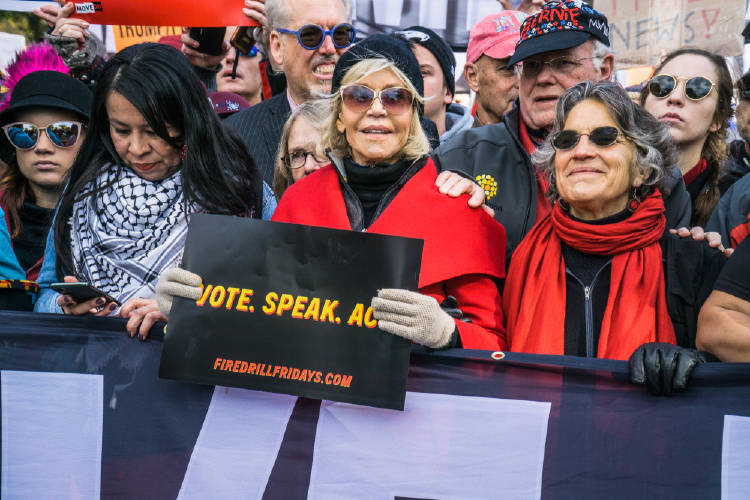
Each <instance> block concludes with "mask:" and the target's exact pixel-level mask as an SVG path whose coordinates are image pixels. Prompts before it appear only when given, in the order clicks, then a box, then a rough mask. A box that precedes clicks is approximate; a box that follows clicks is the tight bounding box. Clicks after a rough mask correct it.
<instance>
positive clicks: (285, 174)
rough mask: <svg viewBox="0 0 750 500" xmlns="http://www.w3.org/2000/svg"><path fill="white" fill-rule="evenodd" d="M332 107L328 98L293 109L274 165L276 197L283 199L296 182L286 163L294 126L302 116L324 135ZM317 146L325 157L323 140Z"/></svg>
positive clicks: (317, 152)
mask: <svg viewBox="0 0 750 500" xmlns="http://www.w3.org/2000/svg"><path fill="white" fill-rule="evenodd" d="M330 110H331V107H330V104H329V102H328V100H326V99H310V100H308V101H305V102H303V103H302V104H300V105H299V106H297V107H296V108H294V110H292V112H291V114H290V115H289V118H287V120H286V123H285V124H284V129H283V130H282V131H281V141H280V143H279V150H278V151H277V153H276V161H275V162H274V167H273V191H274V193H275V194H276V199H277V200H281V195H282V194H284V191H286V189H287V188H288V187H289V186H291V185H292V184H293V183H294V178H293V176H292V171H291V170H290V168H289V165H287V163H286V157H287V156H288V155H289V138H290V136H291V134H292V127H293V126H294V124H295V123H296V122H297V120H299V119H300V118H304V119H305V120H307V122H308V123H309V124H310V125H311V126H312V127H313V128H314V129H316V130H317V131H318V133H319V137H321V136H322V135H323V131H324V128H325V125H326V121H327V120H328V115H329V113H330ZM316 142H317V148H316V151H315V153H316V154H317V156H318V157H325V150H324V148H323V147H322V146H321V142H320V140H319V139H318V140H317V141H316Z"/></svg>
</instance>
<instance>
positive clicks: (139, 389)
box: [0, 311, 750, 500]
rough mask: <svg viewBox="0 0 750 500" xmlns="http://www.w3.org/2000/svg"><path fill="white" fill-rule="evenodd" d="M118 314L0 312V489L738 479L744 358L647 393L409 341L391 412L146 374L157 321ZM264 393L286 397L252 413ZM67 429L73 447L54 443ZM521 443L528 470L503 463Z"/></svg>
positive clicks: (607, 484)
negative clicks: (405, 370)
mask: <svg viewBox="0 0 750 500" xmlns="http://www.w3.org/2000/svg"><path fill="white" fill-rule="evenodd" d="M125 323H126V320H123V319H117V318H97V317H80V316H63V315H55V314H31V313H15V312H3V311H0V345H2V349H1V350H0V380H1V381H2V384H0V413H1V414H2V416H3V419H2V430H1V432H2V435H1V436H0V438H1V440H2V446H3V459H2V479H3V480H2V485H0V489H1V490H2V491H1V493H2V495H1V496H2V498H68V497H70V496H71V491H74V492H76V493H77V494H78V496H79V497H80V498H102V499H110V498H111V499H121V498H159V499H162V498H163V499H170V498H178V496H179V498H207V497H210V498H246V497H247V498H263V499H268V500H270V499H277V498H278V499H284V500H297V499H299V500H303V499H316V498H326V499H328V498H333V497H335V495H331V494H330V492H331V489H332V488H335V487H337V486H340V487H341V488H342V490H344V493H342V494H341V495H339V496H338V497H339V498H394V497H396V496H400V497H410V498H541V499H542V500H557V499H570V498H575V499H599V498H607V499H608V500H619V499H623V500H625V499H632V498H659V499H680V500H683V499H696V500H698V499H700V500H703V499H714V498H716V499H718V498H723V499H728V500H732V499H744V498H747V492H748V491H750V476H748V473H747V471H748V470H750V469H749V468H748V467H749V466H750V446H748V440H747V437H748V436H750V364H732V363H703V364H700V365H698V366H697V367H696V368H695V371H694V372H693V375H692V377H691V380H690V385H689V387H688V389H687V390H686V391H684V392H681V393H678V394H676V395H675V396H674V397H671V398H665V397H653V396H650V395H649V394H648V393H647V391H646V390H645V388H644V387H642V386H634V385H632V384H630V383H629V382H628V381H627V363H625V362H623V361H612V360H599V359H586V358H576V357H568V356H542V355H532V354H522V353H507V354H506V356H505V358H504V359H502V360H499V361H498V360H495V359H493V358H492V357H491V356H490V354H491V353H489V352H484V351H467V350H461V349H451V350H447V351H441V352H434V351H429V350H427V349H423V348H418V347H414V348H412V356H411V365H410V372H409V379H408V385H407V388H408V390H409V392H408V393H407V399H406V409H405V411H404V412H395V411H391V410H381V409H375V408H369V407H364V406H352V405H346V404H344V403H330V402H326V401H322V402H321V401H313V400H310V399H305V398H300V399H295V398H290V397H288V396H283V395H276V394H268V393H263V392H255V391H246V390H242V389H227V388H223V387H217V388H216V390H214V388H213V387H209V386H205V385H193V384H186V383H182V382H176V381H173V380H162V379H159V378H158V377H157V374H156V372H157V368H158V363H159V355H160V352H161V347H162V342H161V339H160V337H161V336H160V335H158V334H159V332H160V331H161V328H162V325H158V327H155V328H154V329H153V330H152V332H151V335H149V339H148V340H147V341H146V342H139V341H137V340H133V339H130V338H129V337H128V336H127V335H126V333H125ZM50 377H53V378H50ZM87 379H93V381H94V382H98V384H99V385H98V386H97V383H84V382H92V381H90V380H87ZM45 380H49V381H50V383H49V384H47V385H48V386H49V389H50V390H51V391H54V393H53V395H52V398H51V399H50V392H49V391H45V390H42V389H44V388H45V387H44V385H45V384H43V382H44V381H45ZM85 387H88V388H90V389H91V390H92V391H95V392H96V391H97V390H98V396H97V395H96V394H94V396H96V397H95V398H93V399H94V400H96V398H97V397H98V401H99V404H98V405H95V407H94V408H90V409H89V406H90V405H82V404H81V401H84V400H86V399H92V397H91V395H90V394H87V393H86V392H85V391H82V390H80V389H81V388H85ZM279 399H282V401H279ZM274 401H275V403H276V406H277V409H279V407H280V406H285V407H286V408H288V410H287V411H277V412H276V413H275V414H268V413H264V412H265V411H266V410H267V409H268V408H269V406H272V403H274ZM430 401H433V402H434V403H435V404H432V405H425V404H424V403H425V402H426V403H429V402H430ZM32 403H33V404H32ZM540 403H542V404H545V405H547V406H548V408H549V409H548V423H547V424H546V425H543V426H542V427H541V428H540V429H538V431H539V433H540V434H542V435H541V436H540V440H539V442H540V443H542V444H541V445H540V446H537V448H536V449H533V447H531V446H528V445H527V446H521V445H522V444H523V443H511V441H512V440H513V437H514V436H519V437H523V436H522V434H523V433H522V432H520V431H523V429H524V425H525V424H526V423H527V422H528V421H529V420H530V418H529V414H528V413H519V412H518V410H523V408H524V407H527V408H529V409H532V410H534V413H538V412H539V410H540V407H539V404H540ZM503 408H505V411H501V412H500V413H498V410H502V409H503ZM84 410H86V411H90V414H88V415H87V414H85V413H83V412H84ZM467 412H468V413H467ZM531 416H533V413H532V414H531ZM261 417H262V418H261ZM99 423H102V424H103V425H98V424H99ZM526 430H527V431H531V430H532V429H528V428H527V429H526ZM274 432H275V433H276V434H275V435H276V436H277V438H276V439H264V437H267V436H269V435H273V434H274ZM503 432H504V433H505V434H503ZM498 433H499V434H500V435H499V436H498ZM71 434H73V435H74V437H80V438H87V441H88V443H86V444H82V445H78V446H76V445H75V443H74V442H72V443H71V442H70V440H68V441H66V443H65V444H69V446H67V447H66V446H61V444H62V443H58V442H57V441H58V439H56V438H59V437H62V438H65V437H66V436H67V435H71ZM60 435H62V436H60ZM528 437H529V436H528V435H527V436H526V438H525V441H526V442H527V443H528ZM71 446H72V447H71ZM394 450H396V452H395V453H394ZM87 456H88V457H91V459H90V460H85V458H86V457H87ZM259 456H260V457H265V459H263V460H260V459H259V458H258V457H259ZM529 456H531V457H535V458H536V467H535V468H536V470H537V471H538V470H539V468H540V467H541V471H542V472H541V474H539V473H538V472H537V474H536V475H532V474H530V472H529V470H528V469H529V468H528V467H527V466H524V467H520V466H515V468H514V464H519V463H521V464H522V465H526V464H528V463H529V462H530V461H529ZM524 457H526V459H525V461H523V462H522V461H521V459H522V458H524ZM250 476H252V478H251V479H248V477H250ZM322 479H325V480H326V481H323V480H322ZM87 480H88V481H87ZM513 483H518V484H513ZM87 485H90V486H89V487H88V488H85V486H87ZM523 487H525V489H523Z"/></svg>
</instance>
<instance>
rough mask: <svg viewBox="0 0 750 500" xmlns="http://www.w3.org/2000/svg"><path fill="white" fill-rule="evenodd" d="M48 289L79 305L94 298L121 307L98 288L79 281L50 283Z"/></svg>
mask: <svg viewBox="0 0 750 500" xmlns="http://www.w3.org/2000/svg"><path fill="white" fill-rule="evenodd" d="M50 288H51V289H53V290H54V291H56V292H58V293H61V294H64V295H70V296H71V297H73V300H75V301H76V302H77V303H79V304H80V303H81V302H86V301H87V300H91V299H95V298H96V297H104V298H105V299H107V301H108V302H114V303H115V304H117V305H118V306H119V305H122V304H120V301H118V300H117V299H115V298H114V297H112V296H111V295H108V294H106V293H104V292H102V291H101V290H99V289H98V288H95V287H93V286H91V285H89V284H88V283H85V282H82V281H79V282H78V283H52V284H51V285H50Z"/></svg>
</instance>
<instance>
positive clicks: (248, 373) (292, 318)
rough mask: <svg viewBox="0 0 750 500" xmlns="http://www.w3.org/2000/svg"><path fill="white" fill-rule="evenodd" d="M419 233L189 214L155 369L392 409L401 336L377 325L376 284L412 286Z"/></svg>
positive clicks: (403, 361) (401, 368)
mask: <svg viewBox="0 0 750 500" xmlns="http://www.w3.org/2000/svg"><path fill="white" fill-rule="evenodd" d="M421 255H422V242H421V240H415V239H409V238H400V237H395V236H383V235H377V234H370V233H358V232H352V231H341V230H334V229H323V228H315V227H309V226H301V225H297V224H284V223H279V222H264V221H257V220H249V219H242V218H236V217H222V216H216V215H205V214H199V215H194V216H193V217H192V219H191V221H190V227H189V231H188V236H187V241H186V245H185V254H184V257H183V265H184V267H185V268H186V269H188V270H189V271H192V272H194V273H197V274H198V275H199V276H201V277H202V279H203V286H204V288H203V294H202V297H201V298H200V299H199V300H197V301H191V300H187V299H176V300H175V302H174V305H173V307H172V312H171V316H170V322H169V327H168V331H167V336H166V340H165V342H164V352H163V356H162V364H161V368H160V372H159V373H160V375H161V376H162V377H166V378H175V379H179V380H186V381H190V382H198V383H206V384H220V385H225V386H233V387H244V388H248V389H260V390H263V391H271V392H281V393H286V394H293V395H299V396H308V397H312V398H318V399H331V400H336V401H345V402H351V403H358V404H367V405H371V406H378V407H384V408H394V409H403V404H404V396H405V384H406V375H407V367H408V364H409V345H410V343H409V342H408V341H407V340H404V339H403V338H400V337H396V336H394V335H391V334H389V333H385V332H383V331H381V330H379V329H378V328H377V322H376V321H375V320H374V319H373V317H372V309H371V308H370V300H371V298H372V297H373V296H374V295H375V294H376V293H377V290H378V289H379V288H406V289H411V290H416V288H417V283H418V279H419V269H420V261H421Z"/></svg>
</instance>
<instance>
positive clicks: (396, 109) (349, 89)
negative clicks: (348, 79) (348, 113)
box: [341, 85, 414, 115]
mask: <svg viewBox="0 0 750 500" xmlns="http://www.w3.org/2000/svg"><path fill="white" fill-rule="evenodd" d="M376 98H377V99H379V100H380V104H381V105H382V106H383V108H385V110H386V111H387V112H388V114H391V115H402V114H404V113H406V112H407V111H408V110H409V108H410V107H411V104H412V102H414V96H413V95H412V93H411V92H410V91H409V90H408V89H405V88H403V87H389V88H387V89H383V90H377V91H376V90H372V89H371V88H370V87H366V86H364V85H348V86H346V87H344V88H342V89H341V99H342V101H343V102H344V106H346V107H347V108H349V109H350V110H352V111H354V112H355V113H364V112H365V111H367V110H368V109H370V106H372V103H373V101H375V99H376Z"/></svg>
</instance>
